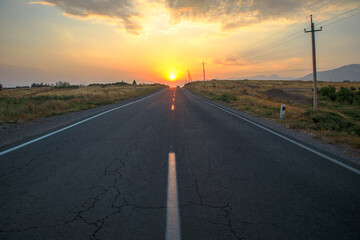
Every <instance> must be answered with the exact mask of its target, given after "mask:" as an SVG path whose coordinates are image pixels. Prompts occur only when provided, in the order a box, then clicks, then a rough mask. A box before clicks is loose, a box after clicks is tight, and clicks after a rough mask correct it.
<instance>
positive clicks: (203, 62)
mask: <svg viewBox="0 0 360 240" xmlns="http://www.w3.org/2000/svg"><path fill="white" fill-rule="evenodd" d="M202 65H203V75H204V82H205V63H204V61H203V62H202Z"/></svg>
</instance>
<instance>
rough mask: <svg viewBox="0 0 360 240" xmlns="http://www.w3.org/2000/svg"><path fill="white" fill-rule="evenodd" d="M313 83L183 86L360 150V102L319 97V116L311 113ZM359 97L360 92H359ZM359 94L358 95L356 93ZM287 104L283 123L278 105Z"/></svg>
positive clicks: (341, 84)
mask: <svg viewBox="0 0 360 240" xmlns="http://www.w3.org/2000/svg"><path fill="white" fill-rule="evenodd" d="M328 85H331V86H334V87H336V88H337V89H340V88H341V87H346V88H349V89H350V88H351V87H353V89H354V88H355V89H356V91H360V90H358V89H359V88H360V82H338V83H332V82H319V83H318V88H319V89H320V88H322V87H325V86H328ZM312 87H313V84H312V82H304V81H258V80H253V81H251V80H239V81H228V80H221V81H207V82H205V83H204V82H192V83H188V84H186V85H185V88H188V89H190V90H192V91H194V92H196V93H197V94H199V95H202V96H204V97H206V98H209V99H211V100H215V101H222V102H227V103H228V104H229V105H230V106H232V107H234V108H236V109H238V110H242V111H246V112H249V113H251V114H253V115H256V116H261V117H265V118H268V119H272V120H274V121H276V122H278V123H281V124H284V125H286V126H287V127H290V128H294V129H302V130H306V131H309V132H311V133H312V134H314V135H315V136H316V137H318V138H321V139H324V140H326V141H327V142H329V143H335V142H336V143H344V144H347V145H349V146H351V147H354V148H356V149H359V148H360V101H359V100H356V101H355V102H353V103H352V104H348V103H344V102H338V101H335V102H333V101H331V100H330V99H328V98H326V97H323V96H321V95H318V96H319V101H318V109H319V111H318V112H313V111H312V97H313V91H312ZM359 93H360V92H359ZM356 94H358V93H356ZM283 103H285V104H286V114H285V119H280V118H279V115H280V105H281V104H283Z"/></svg>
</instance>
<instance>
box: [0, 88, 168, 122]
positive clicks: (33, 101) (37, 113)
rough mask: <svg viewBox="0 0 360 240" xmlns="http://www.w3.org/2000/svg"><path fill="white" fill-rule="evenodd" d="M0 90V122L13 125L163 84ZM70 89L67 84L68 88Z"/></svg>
mask: <svg viewBox="0 0 360 240" xmlns="http://www.w3.org/2000/svg"><path fill="white" fill-rule="evenodd" d="M41 85H42V86H36V87H32V88H16V89H3V90H2V91H1V92H0V123H16V122H23V121H28V120H32V119H36V118H42V117H49V116H53V115H58V114H63V113H66V112H73V111H80V110H84V109H89V108H94V107H97V106H101V105H105V104H111V103H115V102H118V101H123V100H126V99H129V98H133V97H137V96H140V95H143V94H147V93H151V92H154V91H156V90H158V89H160V88H163V87H164V86H163V85H158V84H152V85H139V86H136V87H134V86H131V85H129V84H118V85H112V84H109V85H101V86H98V85H96V86H88V87H77V88H75V87H55V86H54V87H49V86H44V84H41ZM68 86H71V85H68Z"/></svg>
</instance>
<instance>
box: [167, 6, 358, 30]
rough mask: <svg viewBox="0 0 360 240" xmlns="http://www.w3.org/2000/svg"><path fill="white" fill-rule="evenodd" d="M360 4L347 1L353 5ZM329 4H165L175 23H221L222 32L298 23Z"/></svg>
mask: <svg viewBox="0 0 360 240" xmlns="http://www.w3.org/2000/svg"><path fill="white" fill-rule="evenodd" d="M356 1H358V0H347V1H345V2H342V4H343V5H344V4H351V3H354V2H356ZM333 3H334V1H331V0H328V1H324V0H309V1H299V0H165V5H166V7H167V8H168V10H169V11H170V12H171V15H172V18H173V20H174V21H175V22H179V21H181V20H191V21H201V20H203V21H207V22H209V21H210V22H220V23H221V24H222V29H223V30H231V29H234V28H238V27H242V26H248V25H250V24H254V23H261V22H263V21H266V20H273V19H298V18H300V17H304V16H305V15H307V14H310V12H311V10H315V12H317V11H318V10H319V9H322V8H324V6H325V7H326V6H327V5H329V6H330V5H332V4H333Z"/></svg>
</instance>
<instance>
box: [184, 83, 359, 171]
mask: <svg viewBox="0 0 360 240" xmlns="http://www.w3.org/2000/svg"><path fill="white" fill-rule="evenodd" d="M187 90H188V89H187ZM188 91H189V92H191V93H192V94H194V95H196V96H198V97H199V98H202V99H204V100H205V101H208V102H211V103H213V104H215V105H217V106H219V107H222V108H224V109H226V110H228V111H231V112H233V113H235V114H238V115H239V116H242V117H244V118H246V119H249V120H251V121H253V122H255V123H258V124H260V125H262V126H264V127H267V128H269V129H271V130H273V131H275V132H277V133H280V134H283V135H285V136H287V137H290V138H291V139H293V140H296V141H299V142H300V143H303V144H305V145H307V146H309V147H312V148H314V149H316V150H320V151H322V152H323V153H325V154H327V155H329V154H330V156H331V155H332V157H335V158H337V159H341V160H342V161H344V162H346V163H348V164H349V165H351V166H353V167H356V168H359V167H360V150H359V149H353V148H350V147H349V146H346V145H343V144H329V143H326V142H325V141H324V140H322V139H319V138H316V137H315V136H314V135H312V134H311V133H310V132H306V131H299V130H294V129H290V128H287V127H286V126H284V125H281V124H279V123H276V122H274V121H272V120H270V119H266V118H261V117H256V116H254V115H251V114H249V113H246V112H243V111H239V110H236V109H234V108H232V107H231V106H230V105H229V104H227V103H224V102H214V101H211V100H209V99H207V98H204V97H202V96H200V95H198V94H196V93H194V92H192V91H190V90H188Z"/></svg>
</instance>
